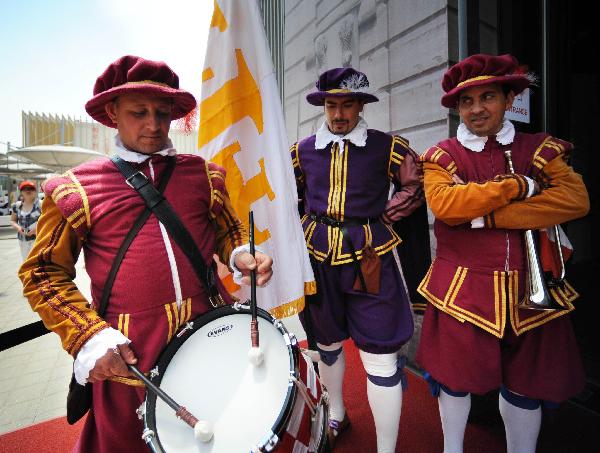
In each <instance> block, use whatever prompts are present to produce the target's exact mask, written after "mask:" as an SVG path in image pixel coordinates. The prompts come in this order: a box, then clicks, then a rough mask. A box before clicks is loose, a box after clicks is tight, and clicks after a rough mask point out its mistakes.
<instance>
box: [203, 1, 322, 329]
mask: <svg viewBox="0 0 600 453" xmlns="http://www.w3.org/2000/svg"><path fill="white" fill-rule="evenodd" d="M198 149H199V152H200V154H201V155H202V156H203V157H204V158H205V159H207V160H210V161H212V162H214V163H216V164H218V165H220V166H222V167H224V168H225V170H226V172H227V176H226V180H225V185H226V187H227V191H228V192H229V197H230V199H231V202H232V204H233V207H234V209H235V210H236V212H237V214H238V216H239V218H240V219H241V220H242V221H243V222H244V223H245V224H246V226H247V225H248V214H249V212H250V210H252V211H253V212H254V223H255V242H256V245H257V246H259V247H261V248H262V249H263V250H264V251H265V253H267V254H268V255H270V256H271V257H272V258H273V278H272V279H271V282H269V284H268V285H267V286H266V287H265V288H258V291H257V302H258V305H259V307H261V308H263V309H265V310H268V311H269V312H270V313H271V314H272V315H274V316H275V317H277V318H281V317H286V316H291V315H294V314H297V313H299V312H300V311H301V310H302V309H303V308H304V296H305V294H314V292H315V289H316V285H315V282H314V276H313V272H312V268H311V266H310V261H309V258H308V252H307V250H306V243H305V241H304V233H303V231H302V227H301V224H300V216H299V214H298V195H297V192H296V186H295V184H296V183H295V179H294V174H293V170H292V162H291V157H290V153H289V151H288V149H289V145H288V141H287V134H286V130H285V123H284V119H283V110H282V106H281V101H280V98H279V92H278V89H277V81H276V78H275V72H274V70H273V63H272V60H271V55H270V53H269V48H268V44H267V39H266V36H265V31H264V28H263V24H262V20H261V16H260V11H259V7H258V4H257V2H256V0H248V1H239V0H218V1H217V0H215V7H214V13H213V17H212V21H211V25H210V30H209V36H208V43H207V50H206V59H205V61H204V70H203V72H202V94H201V102H200V107H199V133H198ZM220 274H221V273H220ZM228 279H229V282H227V280H228ZM224 280H225V282H226V286H228V289H230V290H234V291H236V292H235V295H236V296H238V297H239V298H240V299H242V300H244V297H247V288H244V289H242V288H239V287H237V285H236V287H232V282H231V280H230V277H226V278H224Z"/></svg>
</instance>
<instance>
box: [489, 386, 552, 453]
mask: <svg viewBox="0 0 600 453" xmlns="http://www.w3.org/2000/svg"><path fill="white" fill-rule="evenodd" d="M498 405H499V406H500V415H502V420H504V429H505V430H506V447H507V451H508V453H535V446H536V444H537V438H538V434H539V433H540V425H541V423H542V408H541V407H538V408H537V409H522V408H520V407H517V406H514V405H513V404H510V403H509V402H508V401H506V399H504V397H503V396H502V395H500V397H499V402H498Z"/></svg>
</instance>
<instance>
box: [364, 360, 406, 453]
mask: <svg viewBox="0 0 600 453" xmlns="http://www.w3.org/2000/svg"><path fill="white" fill-rule="evenodd" d="M360 358H361V359H362V361H363V365H364V367H365V370H366V372H367V374H369V375H371V376H374V377H376V378H389V377H392V376H394V375H395V374H396V372H397V371H398V354H397V353H392V354H371V353H368V352H365V351H360ZM367 397H368V399H369V406H370V407H371V412H372V413H373V419H374V420H375V432H376V434H377V453H394V452H395V451H396V441H397V439H398V427H399V425H400V413H401V411H402V383H401V382H398V383H397V384H396V385H394V386H393V387H385V386H384V385H377V384H375V383H373V382H371V380H370V379H368V378H367Z"/></svg>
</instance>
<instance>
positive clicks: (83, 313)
mask: <svg viewBox="0 0 600 453" xmlns="http://www.w3.org/2000/svg"><path fill="white" fill-rule="evenodd" d="M195 106H196V101H195V99H194V97H193V96H192V95H191V94H190V93H189V92H187V91H184V90H182V89H179V78H178V76H177V75H176V74H175V73H174V72H173V71H172V70H171V69H170V68H169V67H168V66H167V65H166V64H165V63H163V62H159V61H150V60H145V59H143V58H139V57H134V56H125V57H122V58H120V59H118V60H117V61H115V62H114V63H112V64H111V65H110V66H109V67H108V68H107V69H106V70H105V72H104V73H103V74H102V75H101V76H100V77H98V79H97V81H96V84H95V86H94V97H93V98H92V99H91V100H90V101H89V102H88V103H87V104H86V110H87V112H88V113H89V114H90V115H91V116H92V117H93V118H94V119H95V120H97V121H99V122H100V123H102V124H104V125H106V126H109V127H115V128H117V130H118V134H117V135H116V137H115V143H116V154H117V155H118V156H119V157H120V158H121V159H122V160H124V161H126V162H129V164H130V165H132V166H133V167H134V168H135V169H136V170H137V171H138V172H141V173H143V175H145V177H146V178H147V179H148V180H149V181H150V183H151V184H152V185H154V186H158V185H159V183H160V181H161V179H162V177H163V176H164V174H165V173H166V169H167V167H168V166H170V168H171V169H172V176H171V178H170V180H169V182H168V183H167V185H166V188H165V189H164V196H165V198H166V199H167V200H168V201H169V203H170V204H171V206H172V208H173V211H174V212H175V213H176V214H177V215H178V216H179V218H180V219H181V221H182V223H183V224H184V226H185V227H186V228H187V229H188V231H189V233H190V234H191V236H192V238H193V240H194V242H195V244H196V245H197V247H198V249H199V250H200V252H201V254H202V256H203V258H204V260H205V261H206V263H213V261H212V257H213V254H215V253H218V255H219V257H220V259H221V261H222V262H224V263H230V266H231V267H232V268H233V269H234V270H235V271H236V273H237V278H238V280H239V279H240V278H241V280H242V281H243V282H245V283H248V282H249V277H248V276H247V275H249V273H250V270H251V269H256V270H257V277H258V278H257V283H258V285H260V286H262V285H264V284H265V283H266V282H267V281H268V280H269V279H270V277H271V274H272V271H271V265H272V260H271V258H270V257H268V256H266V255H264V254H262V253H260V252H257V253H256V260H255V259H254V258H253V257H252V255H251V254H250V253H248V251H247V250H248V248H247V246H246V245H244V243H245V242H246V241H247V233H246V231H245V229H244V228H243V226H242V224H241V223H240V221H239V220H238V218H237V217H236V214H235V212H233V209H232V207H231V204H230V201H229V198H228V195H227V191H226V188H225V185H224V181H225V174H224V171H223V169H222V168H220V167H218V166H217V165H214V164H212V163H208V162H206V161H205V160H204V159H202V158H201V157H199V156H195V155H189V154H177V151H176V150H175V149H174V148H173V146H172V143H171V140H170V139H169V137H168V133H169V127H170V124H171V121H172V120H175V119H178V118H181V117H183V116H185V115H186V114H187V113H189V112H190V111H192V110H193V109H194V108H195ZM173 165H174V166H173ZM45 192H46V198H45V199H44V205H43V213H42V216H41V217H40V220H39V222H38V229H37V232H38V238H37V241H36V244H35V246H34V248H33V250H32V252H31V254H30V255H29V259H28V260H27V261H26V262H25V263H24V264H23V266H22V267H21V269H20V271H19V276H20V278H21V280H22V281H23V285H24V294H25V296H26V297H27V298H28V299H29V302H30V304H31V306H32V308H33V309H34V310H35V311H37V312H38V313H39V315H40V317H41V318H42V319H43V321H44V324H45V325H46V326H47V327H48V328H49V329H51V330H52V331H54V332H56V333H57V334H58V335H59V336H60V337H61V341H62V344H63V347H64V348H65V350H66V351H67V352H69V353H70V354H71V355H72V356H73V357H74V358H75V363H74V372H75V377H76V379H77V381H78V382H79V383H81V384H84V383H85V382H86V381H87V382H92V383H94V384H93V406H92V409H91V411H90V413H89V414H88V417H87V420H86V423H85V426H84V428H83V433H82V436H81V438H80V439H79V442H78V443H77V446H76V451H81V452H86V453H90V452H107V453H108V452H110V453H113V452H116V451H130V452H132V451H144V450H145V449H146V446H145V444H144V442H143V441H142V439H141V433H142V429H143V425H142V422H141V421H140V420H138V417H137V415H136V409H137V408H138V407H139V406H140V404H141V403H142V401H143V400H144V393H145V389H144V386H143V384H142V382H141V381H140V380H138V379H136V378H135V377H133V375H132V374H130V373H129V371H128V369H127V365H126V364H136V365H137V367H138V368H139V369H140V370H141V371H142V372H144V373H147V372H148V371H149V370H150V369H151V368H152V367H153V365H154V364H155V362H156V361H157V358H158V355H159V353H160V352H161V350H162V349H163V348H164V347H165V346H166V344H167V343H169V341H170V340H171V339H172V338H173V336H174V335H175V333H177V331H178V329H179V327H180V326H182V325H184V324H185V323H186V322H187V321H188V320H190V319H193V318H195V317H197V316H198V315H201V314H202V313H205V312H207V311H208V310H210V309H211V303H210V302H209V299H208V296H207V290H206V288H205V287H204V285H203V284H202V283H201V282H200V281H199V279H198V278H197V276H196V274H195V273H194V270H193V267H192V265H191V264H190V261H189V260H188V259H187V257H186V255H185V254H184V253H183V251H182V250H181V249H180V248H179V246H178V245H177V244H175V242H174V241H173V239H172V237H170V235H169V234H167V232H166V229H165V226H164V225H163V223H161V222H159V221H158V219H157V218H156V217H155V216H154V215H151V216H150V217H149V218H148V219H147V220H146V222H145V223H144V224H143V226H142V227H141V229H140V230H139V232H138V233H137V236H136V237H135V239H134V240H133V242H132V243H131V245H130V246H129V249H128V250H127V253H126V255H125V257H124V259H123V261H122V263H121V266H120V269H119V271H118V273H117V276H116V279H115V280H114V284H113V286H112V292H111V294H110V300H109V303H108V306H107V311H106V314H105V316H104V318H100V317H99V316H98V313H97V311H96V310H98V304H99V301H100V300H101V295H102V291H103V287H104V285H105V283H106V281H107V274H108V271H109V269H110V268H111V264H112V262H113V260H114V259H115V256H116V253H117V250H118V249H119V246H120V245H121V243H122V241H123V239H124V238H125V236H126V235H127V233H128V231H129V230H130V229H131V228H132V225H133V223H134V221H135V219H136V218H138V216H139V215H140V214H141V213H142V212H143V211H144V210H145V209H146V206H145V204H144V200H143V199H142V197H141V196H140V195H139V194H138V193H136V191H135V190H134V189H133V188H132V187H131V186H130V185H128V183H126V181H125V178H124V177H123V175H122V174H121V173H120V171H119V170H118V169H117V167H116V166H115V164H114V163H113V162H112V161H111V160H108V159H106V160H95V161H92V162H88V163H86V164H83V165H80V166H78V167H76V168H74V169H72V170H69V171H67V172H66V173H65V174H63V175H62V176H60V177H56V178H54V179H51V180H49V181H48V182H47V184H46V186H45ZM82 249H83V250H84V257H85V265H86V270H87V272H88V274H89V276H90V279H91V291H92V301H91V304H90V303H89V302H88V301H87V300H86V299H85V298H84V296H83V295H82V294H81V293H80V292H79V290H78V288H77V287H76V285H75V284H74V282H73V278H74V277H75V263H76V261H77V258H78V256H79V253H80V251H81V250H82ZM213 264H214V263H213ZM207 265H208V266H211V264H207ZM239 272H241V273H242V274H245V275H246V276H245V277H241V275H240V274H239ZM216 285H217V286H218V287H219V288H220V293H221V295H222V296H223V298H224V299H225V301H226V302H229V303H230V302H231V301H230V299H229V296H228V295H227V294H226V292H225V290H224V289H223V288H222V287H221V285H220V282H218V281H217V282H216Z"/></svg>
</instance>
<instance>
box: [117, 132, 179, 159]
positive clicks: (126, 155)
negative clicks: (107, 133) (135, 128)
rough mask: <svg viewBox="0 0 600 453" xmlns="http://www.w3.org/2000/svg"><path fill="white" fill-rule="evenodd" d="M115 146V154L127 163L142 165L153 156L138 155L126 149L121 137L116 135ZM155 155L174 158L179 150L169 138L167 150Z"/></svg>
mask: <svg viewBox="0 0 600 453" xmlns="http://www.w3.org/2000/svg"><path fill="white" fill-rule="evenodd" d="M115 146H116V151H115V154H116V155H117V156H119V157H120V158H121V159H123V160H125V161H127V162H133V163H135V164H140V163H142V162H144V161H146V159H148V158H149V157H150V156H152V154H143V153H138V152H136V151H131V150H129V149H127V148H125V145H124V144H123V141H122V140H121V137H120V136H119V134H117V135H115ZM153 154H160V155H161V156H174V155H175V154H177V150H176V149H175V148H173V142H172V141H171V139H170V138H169V139H167V146H166V148H164V149H162V150H160V151H158V152H156V153H153Z"/></svg>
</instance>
